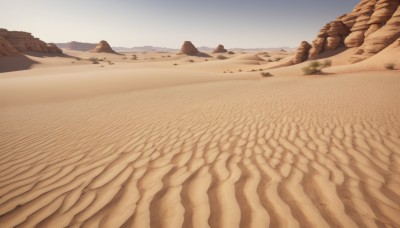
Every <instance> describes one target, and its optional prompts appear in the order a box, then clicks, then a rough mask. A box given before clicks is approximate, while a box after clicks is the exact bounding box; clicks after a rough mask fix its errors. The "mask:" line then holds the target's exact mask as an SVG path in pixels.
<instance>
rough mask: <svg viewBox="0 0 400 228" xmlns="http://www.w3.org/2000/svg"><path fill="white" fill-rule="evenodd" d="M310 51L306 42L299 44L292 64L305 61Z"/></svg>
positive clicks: (309, 46) (309, 45)
mask: <svg viewBox="0 0 400 228" xmlns="http://www.w3.org/2000/svg"><path fill="white" fill-rule="evenodd" d="M310 49H311V44H309V43H308V42H307V41H303V42H301V44H300V47H299V48H298V49H297V51H296V55H295V57H294V59H293V64H298V63H301V62H303V61H305V60H307V57H308V53H309V51H310Z"/></svg>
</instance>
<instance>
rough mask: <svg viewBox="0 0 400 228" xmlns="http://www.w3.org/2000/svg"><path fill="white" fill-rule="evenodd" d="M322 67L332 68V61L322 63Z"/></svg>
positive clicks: (327, 60)
mask: <svg viewBox="0 0 400 228" xmlns="http://www.w3.org/2000/svg"><path fill="white" fill-rule="evenodd" d="M322 66H324V67H330V66H332V60H330V59H326V60H325V61H324V62H323V63H322Z"/></svg>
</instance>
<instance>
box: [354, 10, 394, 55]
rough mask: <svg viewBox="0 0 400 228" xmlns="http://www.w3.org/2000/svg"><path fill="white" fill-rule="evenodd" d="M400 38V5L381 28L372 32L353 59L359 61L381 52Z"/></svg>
mask: <svg viewBox="0 0 400 228" xmlns="http://www.w3.org/2000/svg"><path fill="white" fill-rule="evenodd" d="M399 38H400V6H398V7H397V10H396V12H395V13H394V14H393V15H392V17H391V18H390V19H389V20H388V21H387V22H386V24H385V25H383V26H382V27H381V28H380V29H378V30H377V31H375V32H374V33H371V34H370V35H369V36H368V37H367V38H366V39H365V40H364V43H363V44H362V45H361V46H360V47H359V48H358V49H357V51H356V54H355V55H354V56H352V61H354V62H357V61H360V60H364V59H366V58H369V57H371V56H373V55H375V54H376V53H379V52H380V51H382V50H383V49H385V48H386V47H387V46H389V45H391V44H392V43H394V42H396V40H398V39H399Z"/></svg>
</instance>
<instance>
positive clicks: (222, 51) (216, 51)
mask: <svg viewBox="0 0 400 228" xmlns="http://www.w3.org/2000/svg"><path fill="white" fill-rule="evenodd" d="M224 52H228V50H226V49H225V47H224V45H222V44H220V45H218V47H217V48H215V49H214V51H213V53H224Z"/></svg>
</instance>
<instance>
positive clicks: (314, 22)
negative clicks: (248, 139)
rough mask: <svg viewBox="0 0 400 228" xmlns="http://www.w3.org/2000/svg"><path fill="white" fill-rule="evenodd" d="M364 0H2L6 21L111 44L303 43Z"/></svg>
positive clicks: (39, 33)
mask: <svg viewBox="0 0 400 228" xmlns="http://www.w3.org/2000/svg"><path fill="white" fill-rule="evenodd" d="M358 2H359V1H358V0H351V1H346V2H343V1H338V0H334V1H332V0H303V1H296V2H289V1H262V0H254V1H251V2H243V1H239V0H234V1H228V0H221V1H218V2H213V1H210V0H205V1H182V0H171V1H168V2H167V1H159V0H156V1H144V0H135V1H125V0H118V1H113V2H108V1H104V0H100V1H93V0H88V1H85V2H78V1H75V0H73V1H68V2H54V1H50V0H38V1H35V2H29V3H27V2H23V1H22V0H15V1H12V2H11V1H10V2H5V3H3V9H5V10H4V11H3V13H2V14H0V21H2V25H1V27H4V28H5V29H8V30H19V31H26V32H30V33H32V34H33V35H34V36H35V37H38V38H40V39H42V40H44V41H45V42H54V43H66V42H70V41H79V42H88V43H97V42H98V41H100V40H107V41H108V42H109V43H110V45H111V46H113V47H137V46H149V45H151V46H158V47H167V48H179V47H180V46H181V44H182V42H183V41H185V40H190V41H192V42H193V43H194V44H195V45H196V46H198V47H200V46H207V47H214V46H216V45H218V44H220V43H221V44H224V45H225V47H227V48H267V47H271V48H273V47H297V46H298V45H299V44H300V42H301V41H302V40H307V41H309V42H311V41H312V39H314V37H315V36H316V34H317V32H318V31H319V29H321V27H322V26H324V25H325V24H326V23H328V22H329V21H331V20H333V19H335V18H336V17H337V16H338V15H341V14H344V13H347V12H350V11H351V10H352V9H353V7H354V6H355V5H356V4H357V3H358ZM21 5H23V6H24V7H23V8H22V7H21Z"/></svg>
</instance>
